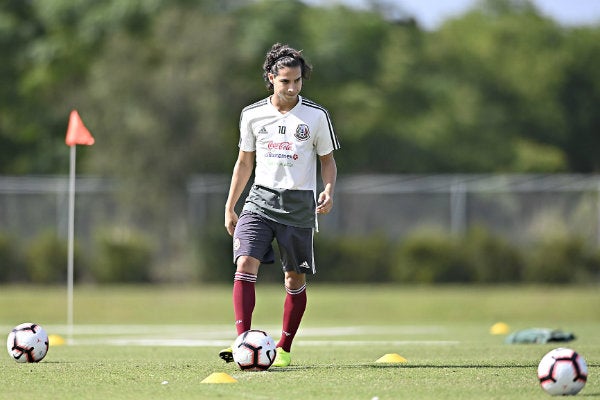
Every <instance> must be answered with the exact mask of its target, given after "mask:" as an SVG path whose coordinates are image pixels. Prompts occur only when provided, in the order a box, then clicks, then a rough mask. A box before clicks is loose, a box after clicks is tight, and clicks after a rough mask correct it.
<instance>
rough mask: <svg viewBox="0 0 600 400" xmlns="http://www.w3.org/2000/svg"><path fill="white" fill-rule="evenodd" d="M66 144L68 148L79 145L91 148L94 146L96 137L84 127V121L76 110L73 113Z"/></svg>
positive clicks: (70, 118)
mask: <svg viewBox="0 0 600 400" xmlns="http://www.w3.org/2000/svg"><path fill="white" fill-rule="evenodd" d="M65 143H67V146H75V145H77V144H84V145H87V146H91V145H93V144H94V137H93V136H92V134H91V133H90V131H88V129H87V128H86V127H85V125H83V121H82V120H81V117H79V113H78V112H77V111H76V110H73V111H71V116H70V117H69V128H68V129H67V138H66V139H65Z"/></svg>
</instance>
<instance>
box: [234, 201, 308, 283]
mask: <svg viewBox="0 0 600 400" xmlns="http://www.w3.org/2000/svg"><path fill="white" fill-rule="evenodd" d="M313 236H314V230H313V229H312V228H298V227H295V226H289V225H283V224H280V223H277V222H275V221H271V220H270V219H267V218H264V217H263V216H261V215H258V214H255V213H252V212H242V214H241V215H240V219H239V220H238V223H237V225H236V227H235V232H234V233H233V262H234V263H236V262H237V259H238V258H239V257H240V256H250V257H254V258H256V259H258V260H259V261H260V262H261V263H263V264H273V263H274V262H275V252H274V251H273V245H272V243H273V239H276V240H277V246H278V247H279V253H280V254H281V265H282V268H283V270H284V271H294V272H297V273H302V274H314V273H316V268H315V262H314V249H313Z"/></svg>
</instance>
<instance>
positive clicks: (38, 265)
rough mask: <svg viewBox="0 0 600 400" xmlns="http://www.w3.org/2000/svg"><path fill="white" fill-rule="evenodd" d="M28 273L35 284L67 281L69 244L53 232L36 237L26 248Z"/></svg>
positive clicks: (45, 232)
mask: <svg viewBox="0 0 600 400" xmlns="http://www.w3.org/2000/svg"><path fill="white" fill-rule="evenodd" d="M25 252H26V256H25V257H26V268H25V269H26V271H27V276H28V278H29V280H30V281H31V282H33V283H59V282H65V281H66V279H67V263H68V244H67V241H66V240H64V239H61V238H60V237H59V236H58V235H57V234H56V233H55V232H54V231H53V230H47V231H44V232H42V233H40V234H38V235H37V236H35V237H34V238H33V239H32V240H31V242H30V243H29V245H28V246H27V248H26V251H25Z"/></svg>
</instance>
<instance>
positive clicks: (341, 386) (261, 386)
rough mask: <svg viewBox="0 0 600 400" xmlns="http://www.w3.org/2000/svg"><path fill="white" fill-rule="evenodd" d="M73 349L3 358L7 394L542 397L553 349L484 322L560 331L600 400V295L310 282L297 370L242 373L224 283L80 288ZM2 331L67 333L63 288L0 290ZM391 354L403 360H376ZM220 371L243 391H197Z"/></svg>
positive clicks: (229, 387) (267, 325) (262, 312)
mask: <svg viewBox="0 0 600 400" xmlns="http://www.w3.org/2000/svg"><path fill="white" fill-rule="evenodd" d="M74 298H75V326H74V330H73V337H72V339H73V340H72V342H71V344H70V345H62V346H51V348H50V350H49V352H48V355H47V357H46V358H45V359H44V360H43V361H42V362H41V363H39V364H17V363H15V362H14V361H13V360H11V359H10V357H9V356H8V354H6V353H5V354H6V355H5V356H4V357H2V358H1V360H2V361H0V369H1V373H0V398H2V399H4V398H6V399H9V398H35V399H179V400H182V399H239V398H243V399H295V398H301V399H302V400H309V399H366V400H371V399H374V398H378V399H379V400H385V399H400V398H401V399H545V398H548V395H547V394H545V393H544V392H543V391H542V390H541V389H540V387H539V385H538V383H537V377H536V368H537V364H538V362H539V360H540V359H541V357H542V356H543V355H544V354H545V353H546V352H547V351H549V350H551V349H552V348H554V347H560V346H559V345H558V344H551V345H508V344H504V343H503V340H504V336H501V335H500V336H498V335H491V334H490V333H489V328H490V327H491V325H492V324H494V323H495V322H498V321H503V322H505V323H507V324H509V326H510V327H511V328H512V329H513V330H517V329H524V328H531V327H548V328H561V329H563V330H565V331H571V332H573V333H575V335H576V336H577V340H575V341H574V342H570V343H568V344H567V345H566V346H568V347H572V348H574V349H576V350H577V351H578V352H579V353H581V354H582V355H583V356H584V357H585V358H586V360H587V362H588V366H589V380H588V383H587V385H586V387H585V388H584V389H583V390H582V392H581V393H580V394H579V395H578V396H580V397H591V398H596V397H597V398H600V378H598V376H599V375H600V311H599V310H600V291H599V288H598V287H597V286H588V287H494V286H490V287H481V286H477V287H475V286H462V287H461V286H441V287H417V286H414V287H413V286H407V287H404V286H375V285H371V286H367V285H365V286H357V285H351V286H348V285H339V286H325V285H318V284H313V285H310V286H309V305H308V310H307V313H306V316H305V319H304V321H303V324H302V327H301V329H300V332H299V334H298V336H297V339H296V342H295V344H294V347H293V349H292V350H293V353H292V354H293V365H292V367H290V368H287V369H275V368H272V369H271V370H269V371H267V372H242V371H239V370H238V369H237V368H236V367H235V366H234V365H232V364H224V363H223V362H222V361H221V360H220V359H218V357H217V355H216V354H217V351H218V350H219V349H220V348H221V347H223V346H226V345H229V344H230V343H231V341H232V340H233V339H234V336H235V335H234V328H233V326H232V319H233V316H232V311H231V304H230V303H231V288H230V287H229V286H183V287H174V286H167V287H164V286H123V287H77V288H76V290H75V296H74ZM0 302H1V303H0V304H2V307H1V309H0V327H1V328H2V329H3V330H4V332H6V334H8V331H9V330H10V328H11V327H12V326H14V325H17V324H19V323H21V322H26V321H32V322H37V323H39V324H41V325H43V326H44V327H45V328H46V330H47V331H48V333H50V334H59V335H61V336H63V337H67V335H68V329H67V327H66V326H65V321H66V289H65V288H63V287H29V286H26V287H14V286H4V287H0ZM282 303H283V293H282V288H281V287H279V286H269V285H261V284H260V283H259V284H258V286H257V306H256V311H255V316H254V324H253V325H254V327H255V328H260V329H264V330H267V331H268V332H270V333H271V334H272V336H274V337H275V338H277V332H278V330H279V329H280V327H279V324H280V318H281V308H282ZM388 353H396V354H399V355H401V356H403V357H404V358H406V359H407V360H408V362H407V363H401V364H381V363H375V360H377V359H378V358H379V357H381V356H383V355H384V354H388ZM215 372H224V373H227V374H228V375H230V376H232V377H233V378H235V379H237V382H236V383H231V384H216V383H202V381H203V380H204V379H205V378H206V377H208V376H209V375H211V374H213V373H215Z"/></svg>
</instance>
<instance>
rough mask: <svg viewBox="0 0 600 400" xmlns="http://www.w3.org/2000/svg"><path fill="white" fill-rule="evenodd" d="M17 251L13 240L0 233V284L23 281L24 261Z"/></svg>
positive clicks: (16, 245) (17, 248)
mask: <svg viewBox="0 0 600 400" xmlns="http://www.w3.org/2000/svg"><path fill="white" fill-rule="evenodd" d="M19 250H20V249H19V247H18V244H17V240H16V239H15V238H13V237H12V236H10V235H8V234H3V233H0V282H14V281H21V280H24V279H25V276H26V275H25V261H24V260H23V257H22V255H21V253H20V251H19Z"/></svg>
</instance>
